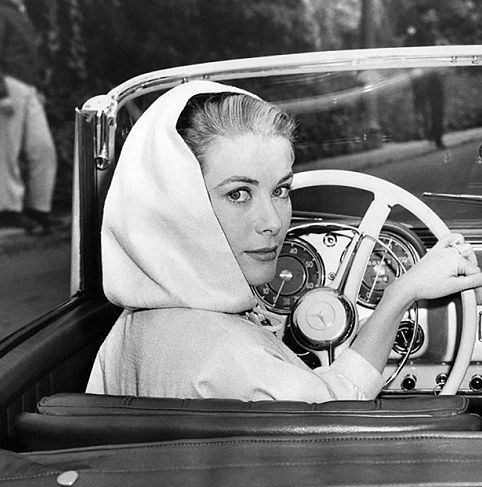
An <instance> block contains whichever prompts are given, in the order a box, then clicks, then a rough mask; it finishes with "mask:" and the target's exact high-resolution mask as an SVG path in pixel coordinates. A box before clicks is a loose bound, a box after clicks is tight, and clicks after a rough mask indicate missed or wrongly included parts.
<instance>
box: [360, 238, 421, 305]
mask: <svg viewBox="0 0 482 487" xmlns="http://www.w3.org/2000/svg"><path fill="white" fill-rule="evenodd" d="M379 240H380V241H381V242H382V243H383V244H384V246H383V245H380V244H379V243H377V244H376V245H375V247H374V249H373V251H372V253H371V255H370V259H369V260H368V265H367V268H366V271H365V275H364V276H363V280H362V284H361V288H360V293H359V295H358V302H359V303H360V304H361V305H363V306H366V307H368V308H375V307H376V305H377V304H378V303H379V302H380V299H382V296H383V292H384V291H385V289H386V288H387V287H388V285H389V284H391V283H392V282H393V281H394V280H395V279H396V278H397V277H399V276H400V275H401V274H402V273H403V272H404V271H403V269H402V267H401V265H400V264H402V265H403V267H404V268H405V270H408V269H410V267H412V266H413V264H414V263H415V261H416V260H417V257H416V252H415V250H414V249H413V248H412V246H411V245H410V244H409V243H408V242H405V241H404V240H402V239H401V238H400V237H398V236H396V235H394V234H388V233H381V234H380V237H379Z"/></svg>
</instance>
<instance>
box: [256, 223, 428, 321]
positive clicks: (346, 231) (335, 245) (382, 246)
mask: <svg viewBox="0 0 482 487" xmlns="http://www.w3.org/2000/svg"><path fill="white" fill-rule="evenodd" d="M355 231H356V230H354V229H351V228H350V227H343V226H340V227H338V226H335V225H320V224H317V223H313V224H310V225H302V226H300V227H298V228H297V227H295V228H293V229H292V230H291V231H290V232H289V234H288V236H287V237H286V240H285V242H284V244H283V248H282V249H281V252H280V255H279V258H278V264H277V272H276V277H275V278H274V279H273V280H272V281H271V282H269V283H267V284H264V285H262V286H257V287H256V288H255V293H256V294H257V295H258V297H259V298H260V299H261V301H262V302H263V303H264V304H265V305H266V307H267V308H268V309H269V310H271V311H274V312H275V313H280V314H289V313H290V312H291V310H292V309H293V306H294V305H295V304H296V301H297V300H298V299H299V298H300V297H301V296H302V295H303V294H305V293H306V292H307V291H309V290H311V289H314V288H316V287H320V286H326V285H328V284H329V283H330V281H333V279H334V278H335V276H336V272H337V270H338V266H339V265H340V263H341V261H342V259H343V255H344V252H345V250H346V248H347V246H348V244H349V243H350V241H351V238H352V237H353V235H354V232H355ZM419 258H420V255H419V253H418V252H417V250H416V249H415V245H414V244H413V243H412V242H410V241H409V240H407V237H406V236H405V235H403V236H402V235H401V234H397V233H396V231H394V230H393V229H391V230H383V231H382V232H381V233H380V236H379V238H378V241H377V242H376V243H375V246H374V248H373V251H372V253H371V256H370V259H369V261H368V264H367V268H366V271H365V274H364V276H363V280H362V283H361V287H360V292H359V295H358V301H357V304H358V305H360V306H362V307H364V308H368V309H374V308H375V307H376V306H377V304H378V303H379V302H380V299H381V298H382V296H383V292H384V291H385V289H386V288H387V287H388V286H389V285H390V284H391V283H392V282H393V281H394V280H395V279H396V278H397V277H399V276H400V274H401V273H403V272H404V271H406V270H408V269H410V267H412V265H413V264H414V263H415V262H416V261H417V260H418V259H419Z"/></svg>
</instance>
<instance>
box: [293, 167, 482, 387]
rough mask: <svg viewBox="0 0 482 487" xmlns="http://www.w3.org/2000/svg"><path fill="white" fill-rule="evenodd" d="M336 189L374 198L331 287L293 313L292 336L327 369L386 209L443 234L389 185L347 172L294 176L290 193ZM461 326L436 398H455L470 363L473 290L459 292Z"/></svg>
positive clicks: (312, 294)
mask: <svg viewBox="0 0 482 487" xmlns="http://www.w3.org/2000/svg"><path fill="white" fill-rule="evenodd" d="M313 186H341V187H351V188H357V189H362V190H365V191H368V192H370V193H372V194H373V195H374V199H373V201H372V203H371V204H370V206H369V208H368V210H367V212H366V213H365V215H364V217H363V218H362V221H361V223H360V225H359V227H358V233H357V234H356V235H355V237H354V239H353V240H352V242H351V243H350V244H349V246H348V248H347V250H346V252H345V256H344V258H343V259H342V262H341V264H340V266H339V268H338V271H337V274H336V276H335V278H334V280H333V281H332V283H331V284H330V285H328V286H326V287H321V288H316V289H314V290H312V291H309V292H308V293H306V294H304V295H303V296H302V297H301V298H300V299H299V300H298V302H297V304H296V307H295V308H294V310H293V314H292V321H293V326H292V329H293V332H294V333H295V334H297V335H298V336H297V341H298V343H299V344H301V345H302V346H303V347H304V348H306V349H308V350H311V351H313V352H314V353H315V354H316V355H317V356H318V358H319V359H320V361H321V363H322V364H323V365H330V364H331V363H332V361H333V360H334V358H335V357H336V356H337V355H338V354H339V353H340V352H341V350H343V349H345V348H347V347H349V344H350V342H351V339H352V337H353V336H354V334H355V333H356V331H357V325H358V323H357V321H358V320H357V312H356V301H357V297H358V293H359V290H360V286H361V283H362V279H363V276H364V274H365V269H366V266H367V264H368V260H369V258H370V255H371V253H372V251H373V248H374V246H375V242H376V239H377V237H378V236H379V234H380V231H381V230H382V227H383V224H384V223H385V221H386V219H387V218H388V216H389V214H390V211H391V208H392V207H393V206H395V205H400V206H402V207H403V208H405V209H406V210H408V211H410V212H411V213H412V214H413V215H415V216H416V217H417V218H418V219H419V220H420V221H421V222H422V223H423V224H425V225H426V226H427V228H428V229H429V230H430V231H431V232H432V233H433V234H434V235H435V236H436V237H437V238H440V237H442V236H443V235H444V234H446V233H448V232H449V229H448V228H447V226H446V225H445V224H444V222H443V221H442V220H441V219H440V218H439V217H438V216H437V215H436V214H435V213H434V212H433V211H432V210H431V209H430V208H429V207H428V206H427V205H426V204H425V203H423V202H422V201H420V200H419V199H418V198H416V197H415V196H414V195H412V194H411V193H409V192H408V191H406V190H404V189H403V188H400V187H399V186H396V185H394V184H392V183H390V182H387V181H384V180H382V179H379V178H376V177H374V176H369V175H367V174H362V173H356V172H353V171H337V170H314V171H306V172H303V173H297V174H295V177H294V181H293V189H301V188H307V187H313ZM461 297H462V309H463V327H462V332H461V338H460V343H459V351H458V353H457V356H456V359H455V362H454V366H453V368H452V371H451V373H450V376H449V379H448V380H447V382H446V383H445V385H444V387H443V390H442V392H441V394H455V393H456V392H457V389H458V387H459V385H460V383H461V382H462V380H463V378H464V375H465V372H466V370H467V368H468V366H469V364H470V360H471V357H472V351H473V347H474V343H475V337H476V328H477V326H476V325H477V323H476V313H475V309H476V304H475V294H474V292H473V291H463V292H462V293H461Z"/></svg>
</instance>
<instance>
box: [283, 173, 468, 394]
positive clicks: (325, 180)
mask: <svg viewBox="0 0 482 487" xmlns="http://www.w3.org/2000/svg"><path fill="white" fill-rule="evenodd" d="M313 186H344V187H350V188H356V189H362V190H365V191H368V192H370V193H372V194H373V195H374V201H373V203H372V205H371V207H370V208H372V209H373V211H374V212H381V213H383V212H385V213H386V216H385V217H384V218H383V220H381V219H379V218H378V222H377V223H376V225H375V227H380V229H381V225H380V221H382V223H384V222H385V221H386V217H387V216H388V213H389V212H390V209H391V208H392V207H393V206H395V205H400V206H402V207H404V208H406V209H407V210H409V211H410V212H411V213H413V214H414V215H415V216H416V217H417V218H418V219H419V220H420V221H421V222H422V223H424V224H425V225H426V226H427V227H428V229H429V230H430V231H431V232H432V233H433V234H434V235H435V237H436V238H437V239H440V238H441V237H442V236H443V235H445V234H446V233H448V232H449V231H450V230H449V228H448V227H447V225H446V224H445V223H444V222H443V221H442V220H441V219H440V217H439V216H438V215H437V214H436V213H435V212H434V211H433V210H431V209H430V208H429V207H428V206H427V205H426V204H425V203H424V202H423V201H421V200H420V199H418V198H417V197H415V196H414V195H413V194H411V193H409V192H408V191H406V190H405V189H403V188H401V187H399V186H397V185H395V184H393V183H390V182H388V181H385V180H383V179H380V178H377V177H375V176H370V175H368V174H363V173H359V172H355V171H341V170H332V169H317V170H313V171H305V172H300V173H296V174H295V175H294V179H293V189H294V190H296V189H301V188H309V187H313ZM369 211H370V209H369ZM367 214H368V212H367ZM367 214H366V215H367ZM366 215H365V216H366ZM362 222H363V220H362ZM378 233H379V230H378ZM359 272H360V271H358V273H359ZM358 277H359V278H360V280H361V277H362V276H358ZM360 282H361V281H360ZM460 294H461V298H462V332H461V337H460V344H459V347H458V351H457V355H456V358H455V361H454V365H453V367H452V370H451V372H450V375H449V378H448V379H447V382H446V383H445V385H444V386H443V388H442V390H441V392H440V394H443V395H453V394H456V393H457V390H458V388H459V387H460V384H461V383H462V381H463V379H464V377H465V374H466V372H467V369H468V367H469V365H470V360H471V358H472V353H473V349H474V344H475V339H476V331H477V307H476V301H475V293H474V291H472V290H468V291H462V292H461V293H460Z"/></svg>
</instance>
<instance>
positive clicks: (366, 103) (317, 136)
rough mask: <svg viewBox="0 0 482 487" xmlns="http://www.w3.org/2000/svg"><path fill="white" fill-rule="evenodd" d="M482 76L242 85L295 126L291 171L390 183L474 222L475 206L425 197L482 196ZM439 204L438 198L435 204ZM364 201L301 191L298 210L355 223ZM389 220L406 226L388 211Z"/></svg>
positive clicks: (328, 78) (326, 76) (462, 72)
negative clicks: (333, 172)
mask: <svg viewBox="0 0 482 487" xmlns="http://www.w3.org/2000/svg"><path fill="white" fill-rule="evenodd" d="M481 75H482V70H481V68H480V67H478V66H474V67H459V68H438V69H437V68H436V69H434V68H417V69H398V70H397V69H389V70H367V71H351V72H334V73H320V74H308V75H300V76H289V77H283V78H282V79H264V80H261V81H260V80H257V81H253V80H249V81H248V82H246V83H240V85H242V86H243V87H246V88H248V89H252V90H253V91H254V92H256V93H258V94H259V95H260V96H261V97H266V98H267V99H270V100H272V101H276V102H277V103H279V104H280V105H282V106H283V107H284V108H285V109H286V110H288V111H289V112H291V113H292V114H293V115H294V116H295V118H296V119H297V120H298V125H299V128H298V141H297V144H296V164H295V171H305V170H309V169H344V170H350V171H360V172H364V173H367V174H371V175H374V176H377V177H380V178H383V179H385V180H387V181H391V182H393V183H395V184H397V185H399V186H401V187H403V188H405V189H407V190H408V191H410V192H411V193H413V194H414V195H416V196H417V197H419V198H422V199H423V200H424V201H425V203H427V204H428V205H429V206H430V207H431V208H432V209H433V210H434V211H436V212H437V213H438V214H439V216H440V217H441V218H442V219H444V220H445V221H447V222H452V223H455V222H459V223H462V220H464V224H467V223H469V224H470V220H473V223H474V224H476V223H478V224H480V220H481V216H482V205H481V202H479V203H476V202H475V201H472V200H455V199H453V198H451V199H449V198H447V197H445V198H444V197H442V196H437V195H432V196H431V197H430V196H429V195H424V193H437V194H440V193H442V194H470V195H479V196H480V195H482V155H481V154H480V153H479V147H480V146H481V144H482V76H481ZM434 196H435V197H434ZM369 199H370V198H369V196H368V195H363V194H362V193H360V192H357V191H353V190H348V189H343V188H326V187H324V188H320V189H317V190H315V189H310V190H304V191H303V195H302V197H299V196H298V197H297V195H294V205H293V206H294V208H295V209H298V210H304V211H323V212H329V213H335V214H340V213H341V214H344V215H353V216H358V215H361V214H363V211H364V210H365V209H366V206H367V205H368V203H369ZM391 217H393V218H397V219H398V220H402V221H405V222H407V223H410V222H411V220H412V217H411V215H410V214H406V213H405V212H402V210H401V209H398V208H394V210H393V211H392V215H391Z"/></svg>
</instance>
